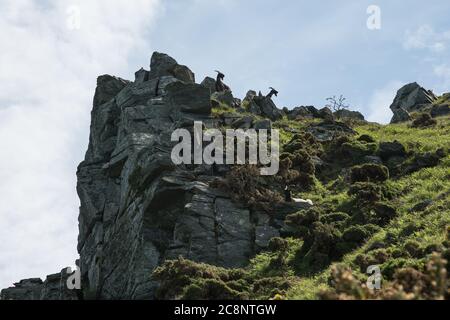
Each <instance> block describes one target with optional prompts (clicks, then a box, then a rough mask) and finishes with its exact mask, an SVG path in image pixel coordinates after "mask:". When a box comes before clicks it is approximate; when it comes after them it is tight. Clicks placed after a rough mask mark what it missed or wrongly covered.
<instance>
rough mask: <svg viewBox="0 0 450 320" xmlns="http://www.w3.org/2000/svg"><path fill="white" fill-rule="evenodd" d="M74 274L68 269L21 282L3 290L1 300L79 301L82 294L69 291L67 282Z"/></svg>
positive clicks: (0, 295)
mask: <svg viewBox="0 0 450 320" xmlns="http://www.w3.org/2000/svg"><path fill="white" fill-rule="evenodd" d="M71 274H72V273H70V272H69V270H68V269H67V268H65V269H63V270H61V272H60V273H55V274H52V275H48V276H47V277H46V279H45V281H42V280H41V279H40V278H32V279H25V280H21V281H20V282H18V283H15V284H14V287H11V288H8V289H3V290H2V291H1V294H0V300H78V299H79V298H80V292H78V291H77V290H69V289H68V286H67V280H68V278H69V276H71Z"/></svg>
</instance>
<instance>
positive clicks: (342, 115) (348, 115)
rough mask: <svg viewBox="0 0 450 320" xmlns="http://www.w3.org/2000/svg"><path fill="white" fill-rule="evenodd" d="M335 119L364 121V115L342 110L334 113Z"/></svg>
mask: <svg viewBox="0 0 450 320" xmlns="http://www.w3.org/2000/svg"><path fill="white" fill-rule="evenodd" d="M334 117H335V118H336V119H354V120H360V121H364V120H365V119H364V115H363V114H362V113H361V112H359V111H352V110H347V109H341V110H338V111H336V112H334Z"/></svg>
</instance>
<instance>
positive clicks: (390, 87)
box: [367, 81, 404, 124]
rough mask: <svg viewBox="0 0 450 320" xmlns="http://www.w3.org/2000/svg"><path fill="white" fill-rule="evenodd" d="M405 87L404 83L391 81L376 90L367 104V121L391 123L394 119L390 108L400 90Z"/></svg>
mask: <svg viewBox="0 0 450 320" xmlns="http://www.w3.org/2000/svg"><path fill="white" fill-rule="evenodd" d="M403 85H404V83H402V82H400V81H390V82H389V83H388V84H386V85H385V86H384V87H383V88H380V89H377V90H375V91H374V92H373V94H372V96H371V97H370V99H369V102H368V103H367V110H368V111H367V113H368V116H367V120H368V121H373V122H378V123H383V124H386V123H389V122H390V120H391V118H392V112H391V110H390V109H389V107H390V105H391V104H392V102H393V101H394V98H395V95H396V94H397V91H398V89H400V88H401V87H402V86H403Z"/></svg>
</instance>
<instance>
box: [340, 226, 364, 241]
mask: <svg viewBox="0 0 450 320" xmlns="http://www.w3.org/2000/svg"><path fill="white" fill-rule="evenodd" d="M369 237H370V232H369V231H368V230H366V228H364V226H351V227H349V228H348V229H346V230H345V231H344V234H343V235H342V238H343V239H344V240H345V241H348V242H356V243H361V242H363V241H364V240H366V239H367V238H369Z"/></svg>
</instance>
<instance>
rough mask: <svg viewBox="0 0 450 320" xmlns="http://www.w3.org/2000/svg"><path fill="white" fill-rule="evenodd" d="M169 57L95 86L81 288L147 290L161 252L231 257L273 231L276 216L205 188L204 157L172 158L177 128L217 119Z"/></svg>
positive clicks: (146, 295) (140, 294) (219, 259)
mask: <svg viewBox="0 0 450 320" xmlns="http://www.w3.org/2000/svg"><path fill="white" fill-rule="evenodd" d="M174 61H175V60H174V59H172V58H170V57H168V56H166V55H163V54H159V53H155V54H154V56H153V57H152V63H151V69H150V71H149V73H148V77H147V75H146V73H144V72H142V71H139V72H138V73H137V76H136V81H135V82H134V83H126V82H124V81H123V80H122V79H118V78H113V77H110V78H108V82H106V83H108V86H107V87H106V88H107V89H108V91H107V93H104V92H103V88H104V86H103V83H104V82H105V81H103V80H102V81H100V82H99V83H100V86H99V87H98V88H97V90H96V96H99V97H102V99H97V100H98V101H101V102H102V104H99V103H96V104H94V109H93V111H92V124H91V135H90V143H89V148H88V151H87V153H86V158H85V160H84V161H83V162H82V163H81V164H80V166H79V168H78V172H77V176H78V186H77V191H78V194H79V197H80V200H81V207H80V216H79V229H80V233H79V243H78V250H79V252H80V257H81V259H80V267H81V275H82V286H83V288H84V292H85V294H88V295H89V296H93V297H96V298H101V299H151V298H152V297H153V293H154V291H155V288H156V287H157V286H158V283H156V282H155V281H154V280H153V279H152V278H151V273H152V271H153V269H154V268H155V267H157V266H158V265H160V264H161V263H162V262H163V261H164V260H166V259H173V258H177V257H178V256H180V255H181V256H183V257H185V258H187V259H192V260H194V261H200V262H207V263H210V264H214V265H219V266H225V267H239V266H243V265H245V264H246V263H247V262H248V261H249V258H250V257H251V256H252V255H253V254H255V252H257V251H258V250H260V249H262V248H264V247H266V246H267V245H268V241H269V240H270V238H272V237H273V236H278V235H279V234H280V233H279V232H280V231H279V230H280V228H282V225H283V223H282V220H279V221H277V220H276V218H270V217H268V216H267V215H266V214H265V213H263V212H254V211H252V210H250V209H249V208H246V207H244V206H241V205H239V204H237V203H234V202H233V201H232V200H231V198H230V196H229V195H227V194H226V193H224V192H223V191H221V190H217V189H214V188H212V187H211V182H212V181H213V180H214V178H215V177H214V176H213V175H212V170H211V168H210V167H209V166H206V165H198V166H195V167H194V166H185V165H182V166H175V165H174V164H173V163H172V161H171V158H170V153H171V150H172V147H173V146H174V144H175V143H174V142H172V141H170V138H171V134H172V132H173V131H174V130H175V129H177V128H187V129H189V130H192V127H193V122H194V121H196V120H198V121H203V123H204V124H205V126H206V127H209V128H213V127H215V126H216V125H217V121H216V120H215V119H213V118H212V117H211V114H210V112H211V99H210V98H211V91H210V88H208V86H207V85H205V84H203V85H199V84H195V83H194V82H193V76H191V75H193V73H192V72H191V71H190V70H188V69H186V68H184V67H181V66H178V65H177V64H176V62H174ZM180 70H182V72H181V71H180ZM180 72H181V73H180ZM124 85H125V86H124ZM114 89H116V90H114ZM108 97H109V98H110V99H109V100H107V98H108ZM259 101H261V103H262V104H263V106H264V105H265V106H266V107H265V108H270V109H271V110H275V109H276V107H275V108H274V105H272V104H273V103H272V104H271V103H270V101H265V102H263V101H262V100H261V99H260V100H259ZM262 109H263V108H262ZM271 112H272V113H271V114H273V115H275V113H276V112H275V111H271ZM269 113H270V112H269ZM275 118H276V117H275ZM247 120H248V121H247ZM247 120H246V121H243V122H242V123H241V125H242V126H243V127H248V125H250V124H251V122H252V119H250V118H249V119H247ZM258 126H261V127H270V122H269V123H258ZM295 210H298V208H293V207H292V208H291V211H295Z"/></svg>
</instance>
